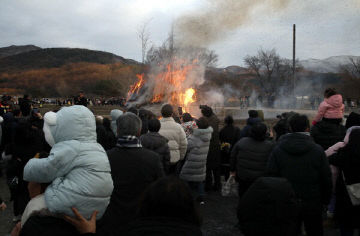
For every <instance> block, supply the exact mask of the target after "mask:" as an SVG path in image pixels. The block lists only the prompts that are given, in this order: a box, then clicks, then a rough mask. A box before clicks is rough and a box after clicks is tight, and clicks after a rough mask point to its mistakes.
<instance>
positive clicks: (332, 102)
mask: <svg viewBox="0 0 360 236" xmlns="http://www.w3.org/2000/svg"><path fill="white" fill-rule="evenodd" d="M344 110H345V106H344V104H343V99H342V96H341V94H335V95H333V96H331V97H329V98H325V99H324V101H323V102H322V103H320V105H319V109H318V113H317V115H316V116H315V119H314V121H316V122H319V121H320V120H321V119H322V118H323V117H324V118H328V119H342V118H343V116H344Z"/></svg>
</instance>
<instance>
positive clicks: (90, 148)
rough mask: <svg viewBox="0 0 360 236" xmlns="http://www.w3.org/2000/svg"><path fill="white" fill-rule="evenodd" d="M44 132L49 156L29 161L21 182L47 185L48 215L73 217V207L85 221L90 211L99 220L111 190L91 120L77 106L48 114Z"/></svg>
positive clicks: (82, 108) (92, 119)
mask: <svg viewBox="0 0 360 236" xmlns="http://www.w3.org/2000/svg"><path fill="white" fill-rule="evenodd" d="M44 120H45V123H44V132H45V137H46V140H47V141H48V143H49V144H53V146H52V149H51V151H50V155H49V156H48V157H47V158H43V159H35V158H33V159H31V160H30V161H29V162H28V163H27V164H26V166H25V169H24V180H26V181H32V182H38V183H51V184H50V185H49V187H47V189H46V191H45V202H46V206H47V207H48V209H49V210H50V212H52V213H64V214H66V215H70V216H73V215H74V214H73V212H72V210H71V209H70V208H71V207H75V208H77V209H78V210H79V212H80V214H82V215H83V216H84V217H85V218H87V219H89V218H90V217H91V214H92V212H93V211H95V210H97V211H99V213H98V215H97V218H98V219H99V218H101V217H102V215H103V214H104V212H105V210H106V207H107V206H108V204H109V201H110V196H111V193H112V190H113V181H112V178H111V173H110V172H111V170H110V164H109V160H108V158H107V155H106V152H105V151H104V149H103V148H102V146H101V145H100V144H98V143H97V142H96V131H95V130H96V126H95V117H94V115H93V114H92V113H91V111H90V110H89V109H88V108H86V107H84V106H80V105H76V106H71V107H65V108H62V109H61V110H60V111H59V112H57V113H53V112H48V113H46V114H45V116H44Z"/></svg>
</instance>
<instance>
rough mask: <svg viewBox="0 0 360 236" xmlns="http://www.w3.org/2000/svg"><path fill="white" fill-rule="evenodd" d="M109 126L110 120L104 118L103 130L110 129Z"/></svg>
mask: <svg viewBox="0 0 360 236" xmlns="http://www.w3.org/2000/svg"><path fill="white" fill-rule="evenodd" d="M110 124H111V121H110V119H109V118H106V117H105V118H104V119H103V126H104V127H105V128H108V129H110Z"/></svg>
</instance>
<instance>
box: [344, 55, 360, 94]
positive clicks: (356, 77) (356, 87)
mask: <svg viewBox="0 0 360 236" xmlns="http://www.w3.org/2000/svg"><path fill="white" fill-rule="evenodd" d="M340 71H341V75H342V77H343V79H344V83H343V85H344V86H343V87H344V92H345V93H347V94H348V95H352V96H358V95H357V94H358V93H359V92H360V57H358V58H354V57H349V63H348V64H346V65H341V66H340Z"/></svg>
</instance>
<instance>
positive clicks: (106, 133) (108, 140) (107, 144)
mask: <svg viewBox="0 0 360 236" xmlns="http://www.w3.org/2000/svg"><path fill="white" fill-rule="evenodd" d="M96 135H97V142H98V143H100V144H101V146H102V147H103V148H104V149H105V151H107V150H110V149H112V148H113V147H115V144H116V137H115V135H114V133H113V132H112V130H111V129H110V128H106V127H104V126H103V125H101V124H100V125H96Z"/></svg>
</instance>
